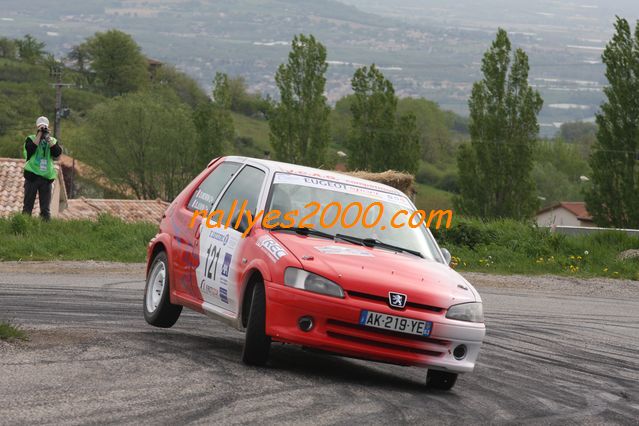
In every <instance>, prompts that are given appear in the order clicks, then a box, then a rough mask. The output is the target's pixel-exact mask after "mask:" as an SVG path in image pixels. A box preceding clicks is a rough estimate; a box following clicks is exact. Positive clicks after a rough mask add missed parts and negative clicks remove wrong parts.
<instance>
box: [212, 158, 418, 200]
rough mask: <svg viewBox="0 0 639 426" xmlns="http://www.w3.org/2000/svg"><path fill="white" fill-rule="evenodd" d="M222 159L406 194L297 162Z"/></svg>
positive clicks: (382, 185) (380, 184)
mask: <svg viewBox="0 0 639 426" xmlns="http://www.w3.org/2000/svg"><path fill="white" fill-rule="evenodd" d="M222 160H228V161H237V162H241V163H244V162H251V163H254V164H260V165H262V166H264V167H266V168H267V169H269V170H270V171H271V172H272V173H276V172H283V173H291V174H296V175H302V176H308V177H314V178H318V179H328V180H333V181H336V182H340V183H346V184H349V185H356V186H361V187H364V188H369V189H374V190H377V191H383V192H388V193H391V194H395V195H400V196H403V197H406V194H404V193H403V192H402V191H400V190H399V189H397V188H393V187H392V186H389V185H384V184H383V183H378V182H373V181H371V180H366V179H361V178H358V177H354V176H350V175H347V174H343V173H339V172H335V171H332V170H323V169H316V168H313V167H307V166H300V165H297V164H290V163H283V162H280V161H273V160H264V159H260V158H252V157H241V156H237V155H230V156H227V157H223V158H222Z"/></svg>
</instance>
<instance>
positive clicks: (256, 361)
mask: <svg viewBox="0 0 639 426" xmlns="http://www.w3.org/2000/svg"><path fill="white" fill-rule="evenodd" d="M249 291H250V290H249ZM247 296H248V295H247ZM270 349H271V338H270V337H269V336H267V335H266V293H265V291H264V284H262V282H256V283H255V284H254V285H253V290H252V292H251V307H250V309H249V316H248V322H247V325H246V338H245V340H244V349H243V350H242V361H243V362H244V363H245V364H248V365H257V366H262V365H265V364H266V361H268V354H269V351H270Z"/></svg>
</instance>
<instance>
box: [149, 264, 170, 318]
mask: <svg viewBox="0 0 639 426" xmlns="http://www.w3.org/2000/svg"><path fill="white" fill-rule="evenodd" d="M165 283H166V267H165V266H164V262H158V263H157V264H156V265H155V266H154V267H153V270H152V271H151V275H149V283H148V285H147V287H146V307H147V310H148V311H149V312H155V310H156V309H157V308H158V305H159V304H160V300H161V299H162V294H163V293H164V286H165Z"/></svg>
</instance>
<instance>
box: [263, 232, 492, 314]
mask: <svg viewBox="0 0 639 426" xmlns="http://www.w3.org/2000/svg"><path fill="white" fill-rule="evenodd" d="M272 235H273V236H274V237H275V238H277V240H278V241H280V242H281V243H282V244H283V245H284V246H286V248H287V249H288V250H289V251H290V252H291V253H293V254H294V255H295V257H297V259H299V261H300V263H301V264H302V267H303V268H304V269H305V270H307V271H309V272H313V273H316V274H318V275H322V276H323V277H325V278H328V279H330V280H331V281H334V282H336V283H337V284H339V285H340V286H341V287H342V288H343V289H344V290H346V291H347V292H358V293H365V294H368V295H373V296H381V297H384V298H387V297H388V292H389V291H392V292H398V293H403V294H405V295H406V296H407V298H408V301H409V302H413V303H419V304H424V305H429V306H435V307H439V308H448V307H449V306H451V305H455V304H458V303H465V302H474V301H481V299H480V297H479V294H477V292H476V291H475V289H474V288H473V286H472V285H470V283H468V281H466V280H465V279H464V278H463V277H462V276H461V275H459V274H458V273H457V272H455V271H454V270H452V269H451V268H450V267H449V266H447V265H443V264H441V263H439V262H435V261H429V260H425V259H421V258H419V257H417V256H414V255H412V254H408V253H395V252H392V251H389V250H386V249H380V248H371V247H364V246H359V245H356V244H351V243H348V242H342V241H339V240H338V241H333V240H330V239H326V238H317V237H314V236H302V235H299V234H295V233H289V232H273V233H272Z"/></svg>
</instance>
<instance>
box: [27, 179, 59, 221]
mask: <svg viewBox="0 0 639 426" xmlns="http://www.w3.org/2000/svg"><path fill="white" fill-rule="evenodd" d="M52 184H53V182H50V181H49V180H48V179H45V178H43V177H40V176H36V177H34V178H32V179H31V180H29V179H25V180H24V206H23V207H22V213H25V214H28V215H29V216H31V212H32V211H33V205H34V204H35V199H36V195H39V196H40V217H42V219H44V220H49V219H50V218H51V210H50V205H51V187H52Z"/></svg>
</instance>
